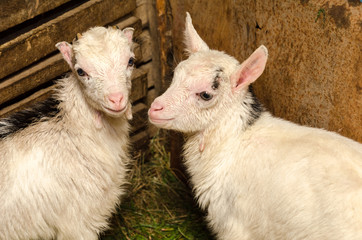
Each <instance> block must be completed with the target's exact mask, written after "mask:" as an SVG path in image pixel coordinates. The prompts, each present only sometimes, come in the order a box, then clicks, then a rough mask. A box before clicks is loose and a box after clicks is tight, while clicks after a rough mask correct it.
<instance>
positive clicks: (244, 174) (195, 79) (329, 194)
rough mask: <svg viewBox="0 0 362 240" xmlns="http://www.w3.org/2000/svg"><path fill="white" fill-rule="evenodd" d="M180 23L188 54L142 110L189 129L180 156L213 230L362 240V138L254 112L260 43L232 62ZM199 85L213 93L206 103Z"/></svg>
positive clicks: (161, 122) (232, 237)
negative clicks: (240, 60)
mask: <svg viewBox="0 0 362 240" xmlns="http://www.w3.org/2000/svg"><path fill="white" fill-rule="evenodd" d="M185 31H186V33H185V36H186V38H187V39H186V41H185V42H186V43H187V48H188V52H190V53H192V54H191V55H190V57H189V58H188V59H187V60H185V61H183V62H181V63H180V64H179V65H178V66H177V67H176V69H175V75H174V79H173V82H172V84H171V86H170V88H169V89H168V90H167V91H166V92H165V93H164V94H163V95H162V96H160V97H158V98H157V99H156V100H155V101H154V102H153V104H152V105H151V108H150V110H149V117H150V121H151V122H152V123H154V124H155V125H157V126H159V127H162V128H167V129H174V130H178V131H181V132H184V133H186V134H187V140H186V143H185V146H184V149H185V151H184V155H185V164H186V167H187V170H188V172H189V173H190V175H191V183H192V184H193V187H194V192H195V197H196V198H197V200H198V203H199V205H200V206H201V208H203V209H205V210H207V213H208V215H207V220H208V222H209V226H210V227H211V229H212V230H213V231H214V233H215V234H216V236H217V238H218V239H223V240H242V239H273V240H274V239H293V240H295V239H329V240H330V239H336V240H341V239H346V240H347V239H348V240H357V239H362V145H361V144H360V143H357V142H355V141H353V140H350V139H348V138H345V137H342V136H340V135H338V134H336V133H333V132H328V131H325V130H321V129H315V128H309V127H303V126H299V125H296V124H294V123H291V122H288V121H284V120H281V119H278V118H275V117H272V116H271V115H270V114H269V113H268V112H266V111H262V112H261V113H259V114H260V115H259V116H258V115H257V113H258V112H257V111H254V110H253V108H252V107H251V104H252V103H253V102H254V103H255V100H253V97H252V95H251V93H250V92H249V91H248V86H249V84H251V83H252V82H253V81H255V80H256V79H257V78H258V77H259V76H260V74H261V73H262V72H263V70H264V67H265V63H266V59H267V50H266V48H265V47H264V46H262V47H260V48H259V49H257V50H256V51H255V52H254V53H253V54H252V55H251V56H250V57H249V58H248V59H247V60H246V61H245V62H243V63H242V64H239V63H238V62H237V61H236V60H235V59H234V58H232V57H230V56H228V55H227V54H225V53H222V52H218V51H215V50H208V49H207V47H205V46H204V45H203V43H202V42H200V41H202V40H201V38H199V37H197V36H193V37H189V36H190V35H194V34H197V33H196V31H194V28H193V27H192V24H191V18H190V16H189V15H188V14H187V18H186V30H185ZM195 49H196V50H195ZM218 68H219V69H223V71H222V73H221V74H219V77H220V78H219V80H220V85H219V86H218V88H217V89H215V87H214V88H213V87H212V85H213V81H214V79H215V72H216V73H217V71H215V69H218ZM219 73H220V72H219ZM203 91H207V92H208V93H210V94H213V98H212V99H211V100H209V101H204V100H203V99H202V98H200V93H201V92H203ZM253 111H254V112H253ZM253 114H255V115H253ZM255 116H256V117H255Z"/></svg>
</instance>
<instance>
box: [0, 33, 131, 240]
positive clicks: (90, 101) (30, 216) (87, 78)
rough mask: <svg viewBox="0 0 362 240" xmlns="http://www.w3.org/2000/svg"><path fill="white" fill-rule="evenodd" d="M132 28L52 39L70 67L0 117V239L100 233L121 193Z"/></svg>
mask: <svg viewBox="0 0 362 240" xmlns="http://www.w3.org/2000/svg"><path fill="white" fill-rule="evenodd" d="M132 36H133V29H132V28H126V29H124V30H122V31H121V30H117V29H114V28H110V27H109V28H104V27H94V28H91V29H89V30H88V31H87V32H85V33H84V34H82V35H81V36H79V37H78V39H77V40H76V41H74V42H73V44H72V45H71V44H69V43H67V42H60V43H58V44H57V45H56V46H57V48H58V49H59V50H60V52H61V53H62V55H63V57H64V59H65V60H66V62H67V63H68V64H69V66H70V68H71V70H72V73H71V74H70V75H69V76H68V77H66V78H64V79H61V80H58V82H57V85H56V94H55V95H54V97H53V98H52V99H50V100H48V101H47V102H46V104H51V105H49V106H47V105H45V104H41V105H38V106H37V107H35V108H34V109H30V110H26V111H22V112H20V113H17V114H15V115H13V116H11V117H9V118H8V119H4V120H2V121H0V136H1V139H0V239H11V240H12V239H58V240H60V239H77V240H79V239H86V240H89V239H98V234H99V233H100V232H101V231H103V230H104V229H106V228H107V225H108V224H107V220H108V218H109V217H110V216H111V214H112V212H114V210H115V207H116V205H117V204H118V203H119V198H120V196H121V195H122V194H123V193H124V190H123V187H122V185H124V184H125V183H126V175H127V164H128V163H129V161H130V158H129V156H128V143H129V136H128V132H129V123H128V119H131V118H132V111H131V104H130V101H129V94H130V90H131V73H132V70H133V61H134V54H133V52H132V49H131V47H132Z"/></svg>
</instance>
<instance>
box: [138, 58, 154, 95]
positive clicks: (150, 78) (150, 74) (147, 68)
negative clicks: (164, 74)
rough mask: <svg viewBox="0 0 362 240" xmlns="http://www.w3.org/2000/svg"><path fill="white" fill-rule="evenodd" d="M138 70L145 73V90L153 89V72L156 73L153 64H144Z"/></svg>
mask: <svg viewBox="0 0 362 240" xmlns="http://www.w3.org/2000/svg"><path fill="white" fill-rule="evenodd" d="M138 69H141V70H144V71H145V72H147V73H148V74H147V88H148V89H150V88H153V87H154V86H155V80H154V79H153V76H154V74H153V71H155V70H156V71H157V69H156V67H155V66H154V64H153V62H152V61H151V62H148V63H146V64H143V65H141V66H140V67H139V68H138Z"/></svg>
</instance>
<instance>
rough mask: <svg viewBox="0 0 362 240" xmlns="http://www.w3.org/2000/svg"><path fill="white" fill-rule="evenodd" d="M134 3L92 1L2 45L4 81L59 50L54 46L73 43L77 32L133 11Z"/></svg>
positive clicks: (0, 72) (0, 56)
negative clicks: (57, 43) (10, 75)
mask: <svg viewBox="0 0 362 240" xmlns="http://www.w3.org/2000/svg"><path fill="white" fill-rule="evenodd" d="M135 4H136V3H135V1H133V0H103V1H101V0H91V1H89V2H87V3H85V4H82V5H81V6H79V7H77V8H75V9H72V10H70V11H69V12H67V13H65V14H63V15H61V16H59V17H58V18H56V19H54V20H52V21H49V22H47V23H46V24H43V25H41V26H40V27H38V28H35V29H33V30H31V31H29V32H27V33H25V34H23V35H21V36H19V37H17V38H15V39H13V40H11V41H9V42H7V43H5V44H3V45H1V46H0V62H1V64H2V68H0V79H1V78H3V77H5V76H7V75H9V74H11V73H13V72H14V71H18V70H20V69H21V68H23V67H25V66H28V65H29V64H31V63H33V62H35V61H37V60H39V59H41V58H43V57H45V56H46V55H48V54H49V53H51V52H52V51H55V50H56V49H55V47H54V43H56V42H59V41H63V40H65V41H68V42H69V41H71V40H72V39H73V38H74V36H75V35H76V33H78V32H83V31H85V30H87V29H88V28H89V27H91V26H95V25H99V26H103V25H105V24H107V23H109V22H112V21H115V20H116V19H117V18H120V17H122V16H124V15H126V14H128V13H130V12H131V11H132V10H133V9H135V7H136V5H135Z"/></svg>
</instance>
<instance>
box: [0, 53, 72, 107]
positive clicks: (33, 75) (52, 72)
mask: <svg viewBox="0 0 362 240" xmlns="http://www.w3.org/2000/svg"><path fill="white" fill-rule="evenodd" d="M68 69H69V67H68V64H67V63H66V62H65V61H64V60H63V58H62V55H61V54H60V53H59V54H57V55H55V56H53V57H50V58H48V59H46V60H45V61H44V62H41V63H40V64H37V65H35V66H34V67H32V68H30V69H27V70H25V71H23V72H21V73H20V74H17V75H15V76H13V77H12V78H9V79H7V80H6V81H4V82H2V83H0V104H3V103H5V102H7V101H9V100H11V99H13V98H15V97H17V96H19V95H21V94H24V93H26V92H28V91H30V90H32V89H34V88H36V87H38V86H39V85H41V84H44V83H46V82H48V81H49V80H51V79H54V78H56V77H58V76H60V75H61V74H63V73H65V72H66V71H68Z"/></svg>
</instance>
